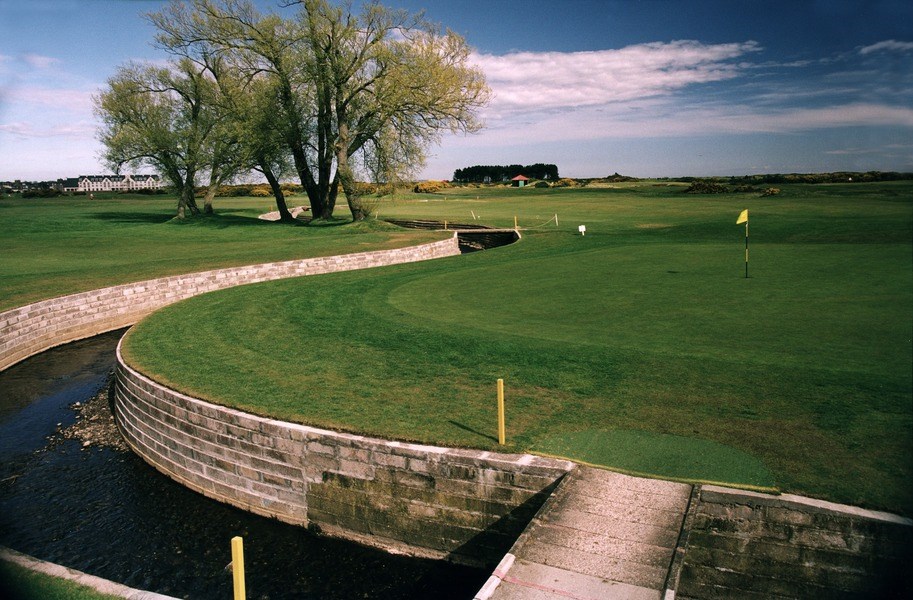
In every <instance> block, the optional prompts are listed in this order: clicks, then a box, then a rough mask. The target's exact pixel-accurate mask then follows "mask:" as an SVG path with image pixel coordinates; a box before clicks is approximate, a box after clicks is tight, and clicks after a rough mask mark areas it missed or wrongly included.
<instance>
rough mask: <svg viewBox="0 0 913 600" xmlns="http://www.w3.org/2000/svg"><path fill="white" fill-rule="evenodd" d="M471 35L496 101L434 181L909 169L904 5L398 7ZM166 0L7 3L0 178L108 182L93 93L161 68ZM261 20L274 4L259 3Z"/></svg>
mask: <svg viewBox="0 0 913 600" xmlns="http://www.w3.org/2000/svg"><path fill="white" fill-rule="evenodd" d="M384 3H385V4H386V5H388V6H392V7H400V8H405V9H408V10H411V11H418V10H424V11H425V15H426V17H428V18H429V19H430V20H433V21H436V22H439V23H441V24H442V25H444V26H445V27H449V28H450V29H453V30H454V31H456V32H458V33H460V34H462V35H464V36H465V37H466V39H467V41H468V42H469V44H470V45H471V46H472V47H473V48H474V49H475V53H474V54H473V57H472V60H473V61H474V62H475V63H476V64H478V66H479V67H481V68H482V69H483V71H484V72H485V73H486V77H487V79H488V83H489V85H490V86H491V88H492V91H493V98H492V101H491V103H490V104H489V106H488V107H486V108H485V109H484V110H483V111H482V117H483V119H484V121H485V123H486V128H485V129H484V130H483V131H482V132H480V133H478V134H475V135H471V136H450V135H447V136H445V137H444V138H443V139H442V141H441V144H440V145H438V146H436V147H434V148H432V150H431V156H430V157H429V161H428V164H427V166H426V167H425V169H424V171H423V172H422V176H423V177H426V178H441V179H446V178H450V177H451V176H452V174H453V171H454V169H457V168H461V167H465V166H470V165H474V164H506V163H524V164H528V163H535V162H547V163H555V164H557V165H558V167H559V169H560V171H561V174H562V175H563V176H570V177H598V176H604V175H608V174H612V173H614V172H619V173H622V174H625V175H633V176H639V177H659V176H673V177H674V176H684V175H738V174H748V173H770V172H778V173H786V172H819V171H836V170H854V171H865V170H895V171H913V2H909V1H908V0H904V1H894V0H881V1H879V0H860V1H847V0H820V1H808V0H763V1H738V0H725V1H722V0H721V1H717V0H712V1H711V0H705V1H694V2H687V1H682V0H639V1H638V0H617V1H611V0H604V1H600V0H564V1H560V0H553V1H550V2H546V1H541V0H524V1H508V0H486V1H481V0H387V1H386V2H384ZM163 4H164V3H163V2H160V1H153V0H120V1H117V0H0V23H3V24H4V31H3V34H2V36H0V180H7V179H17V178H18V179H29V180H34V179H56V178H58V177H68V176H76V175H79V174H89V173H97V172H104V171H105V169H104V168H103V167H102V165H101V164H100V163H99V161H98V158H97V157H98V155H99V153H100V146H99V144H98V142H97V141H96V139H95V128H96V121H95V117H94V116H93V112H92V95H93V94H95V93H97V91H98V90H99V89H100V88H101V87H102V86H104V84H105V80H106V79H107V78H108V77H110V76H111V75H112V74H113V72H114V70H115V68H116V66H117V65H118V64H122V63H124V62H126V61H128V60H135V61H136V60H139V61H142V60H161V59H163V58H164V55H163V53H162V52H161V51H159V50H157V49H155V48H154V47H152V45H151V42H152V39H153V35H154V31H153V30H152V28H151V26H150V25H149V24H148V23H147V22H146V21H144V20H143V18H142V15H143V14H144V13H147V12H149V11H153V10H157V9H158V8H160V7H161V6H162V5H163ZM258 4H259V5H260V6H261V7H262V8H265V9H266V8H271V7H272V6H273V2H270V1H269V0H259V1H258Z"/></svg>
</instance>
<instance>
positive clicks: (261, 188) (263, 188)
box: [250, 184, 273, 198]
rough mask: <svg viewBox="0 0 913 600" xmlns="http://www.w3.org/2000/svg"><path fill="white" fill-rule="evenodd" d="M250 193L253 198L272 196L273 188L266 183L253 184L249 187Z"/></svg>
mask: <svg viewBox="0 0 913 600" xmlns="http://www.w3.org/2000/svg"><path fill="white" fill-rule="evenodd" d="M250 195H251V196H253V197H254V198H272V197H273V190H272V189H270V187H269V186H268V185H266V184H261V185H255V186H254V187H252V188H251V189H250Z"/></svg>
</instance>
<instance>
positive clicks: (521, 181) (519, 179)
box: [511, 175, 529, 187]
mask: <svg viewBox="0 0 913 600" xmlns="http://www.w3.org/2000/svg"><path fill="white" fill-rule="evenodd" d="M511 181H512V182H513V184H514V185H515V186H516V187H523V186H525V185H526V183H527V182H528V181H529V177H526V176H525V175H517V176H516V177H514V178H513V179H511Z"/></svg>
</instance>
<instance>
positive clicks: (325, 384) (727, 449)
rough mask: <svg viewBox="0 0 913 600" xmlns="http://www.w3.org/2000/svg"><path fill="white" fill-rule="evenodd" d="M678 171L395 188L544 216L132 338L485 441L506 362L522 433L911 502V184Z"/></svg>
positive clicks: (309, 411)
mask: <svg viewBox="0 0 913 600" xmlns="http://www.w3.org/2000/svg"><path fill="white" fill-rule="evenodd" d="M681 190H682V186H677V185H674V184H671V185H670V184H666V183H662V182H643V183H638V184H623V185H619V186H617V187H611V188H601V189H587V188H581V189H552V190H538V189H525V190H515V189H509V188H482V189H475V188H462V189H455V190H451V191H448V193H447V194H444V195H407V196H401V197H399V198H397V199H395V200H393V201H390V202H386V203H384V204H382V205H381V207H380V210H381V217H384V216H387V217H394V216H396V217H411V218H436V219H439V220H442V221H443V220H448V221H449V222H451V223H453V222H466V221H467V220H468V221H472V220H473V216H475V217H476V218H478V217H479V216H480V215H481V221H482V222H485V223H487V224H490V225H495V226H512V225H513V221H514V217H515V216H516V217H517V219H518V221H519V222H520V225H521V227H523V226H524V225H528V226H530V229H527V230H526V231H524V232H523V239H522V240H521V241H520V242H519V243H518V244H514V245H513V246H509V247H504V248H499V249H496V250H490V251H486V252H482V253H477V254H472V255H467V256H462V257H454V258H450V259H444V260H440V261H434V262H431V263H426V264H415V265H404V266H398V267H393V268H388V269H384V270H382V271H372V272H360V273H344V274H336V275H328V276H320V277H313V278H304V279H300V280H290V281H282V282H274V283H269V284H258V285H254V286H248V287H245V288H238V289H233V290H227V291H223V292H218V293H214V294H210V295H207V296H202V297H199V298H194V299H191V300H189V301H187V302H184V303H181V304H180V305H176V306H174V307H172V308H168V309H165V310H163V311H161V312H159V313H157V314H156V315H154V316H153V317H151V318H150V319H148V320H147V321H145V322H143V323H142V324H140V325H139V326H137V327H136V328H135V329H134V330H133V332H132V333H131V334H130V335H129V338H128V343H127V345H126V354H127V356H128V359H129V360H130V361H131V362H132V363H133V364H134V365H135V366H138V367H139V369H140V370H141V371H143V372H145V373H147V374H150V375H152V376H153V377H154V378H156V379H158V380H160V381H163V382H165V383H169V384H171V385H173V386H174V387H176V388H178V389H180V390H182V391H186V392H189V393H192V394H195V395H198V396H200V397H202V398H205V399H209V400H213V401H215V402H218V403H222V404H228V405H232V406H237V407H240V408H243V409H246V410H250V411H252V412H256V413H260V414H268V415H272V416H276V417H279V418H284V419H288V420H293V421H299V422H305V423H309V424H314V425H319V426H324V427H330V428H336V429H342V430H348V431H358V432H362V433H367V434H372V435H378V436H382V437H389V438H396V439H406V440H415V441H420V442H427V443H434V444H441V445H454V446H467V447H477V448H485V449H497V448H499V446H498V444H497V440H496V432H497V429H496V420H495V419H496V406H495V393H494V391H495V381H496V379H497V378H504V379H505V382H506V387H507V437H508V446H507V448H506V449H507V450H512V451H532V452H542V453H546V454H560V455H564V456H569V457H571V458H576V459H578V460H582V461H585V462H596V463H598V464H605V465H607V466H610V467H614V468H618V469H620V470H625V471H629V472H637V473H644V474H651V475H657V476H663V477H670V478H677V479H683V480H689V481H691V480H704V481H714V482H718V483H726V484H735V485H742V486H746V487H755V488H762V489H766V488H769V487H777V488H779V489H781V490H784V491H789V492H794V493H801V494H807V495H811V496H816V497H823V498H827V499H830V500H834V501H839V502H846V503H851V504H857V505H864V506H870V507H875V508H885V509H889V510H893V511H896V512H901V513H909V512H910V507H911V506H913V502H911V500H913V492H911V489H910V486H909V481H910V480H911V477H913V459H911V457H913V451H911V445H913V435H911V433H913V403H911V375H913V374H911V353H913V347H911V338H913V315H911V311H910V309H909V306H910V305H911V300H913V258H911V240H913V200H911V198H913V194H911V191H913V186H911V185H910V184H909V183H890V184H866V185H829V186H828V185H807V186H805V185H794V186H784V189H783V193H782V194H780V195H779V196H776V197H772V198H761V197H759V195H758V194H726V195H716V196H692V195H685V194H682V193H681ZM744 208H749V209H750V210H751V228H752V229H751V233H752V238H751V243H752V255H751V256H752V258H751V276H750V278H748V279H745V277H744V228H743V227H741V226H736V224H735V220H736V217H737V216H738V215H739V213H740V211H741V210H742V209H744ZM555 214H558V218H559V225H558V226H555V223H554V222H551V223H548V220H549V219H552V218H553V217H554V215H555ZM580 224H586V226H587V232H586V236H581V235H579V234H578V233H577V226H578V225H580ZM532 226H537V227H539V228H537V229H533V228H532ZM227 323H230V324H231V326H230V327H227V326H226V324H227ZM650 449H652V451H649V450H650ZM632 454H636V455H637V456H636V457H633V458H632ZM695 454H700V455H701V456H700V457H699V458H700V459H701V460H693V459H694V458H695V456H694V455H695Z"/></svg>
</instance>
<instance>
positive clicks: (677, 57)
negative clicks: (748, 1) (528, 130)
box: [474, 40, 760, 114]
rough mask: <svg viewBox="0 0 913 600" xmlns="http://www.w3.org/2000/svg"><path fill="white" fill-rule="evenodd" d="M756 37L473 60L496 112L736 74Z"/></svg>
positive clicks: (645, 93) (629, 94) (642, 92)
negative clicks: (742, 40)
mask: <svg viewBox="0 0 913 600" xmlns="http://www.w3.org/2000/svg"><path fill="white" fill-rule="evenodd" d="M759 50H760V47H759V46H758V44H757V43H756V42H753V41H748V42H742V43H733V44H712V45H708V44H702V43H700V42H696V41H691V40H681V41H674V42H668V43H666V42H652V43H646V44H638V45H634V46H627V47H625V48H621V49H615V50H599V51H592V52H516V53H511V54H506V55H503V56H495V55H491V54H477V55H475V56H474V62H475V63H476V64H477V65H478V66H479V67H480V68H481V69H482V71H483V72H484V73H485V76H486V79H487V81H488V85H489V86H490V87H491V89H492V91H493V92H494V99H493V101H492V104H491V111H492V112H494V113H495V114H499V113H504V112H515V111H523V110H530V109H532V110H548V109H556V108H576V107H584V106H595V105H600V104H606V103H612V102H624V101H630V100H635V99H639V98H645V97H650V96H657V95H665V94H670V93H672V92H674V91H676V90H680V89H683V88H685V87H687V86H690V85H695V84H700V83H709V82H714V81H722V80H726V79H732V78H734V77H737V76H738V75H739V74H740V72H741V69H742V68H743V67H742V66H741V65H739V64H738V63H736V62H734V61H735V59H738V58H741V57H744V56H745V55H747V54H749V53H752V52H757V51H759Z"/></svg>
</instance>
